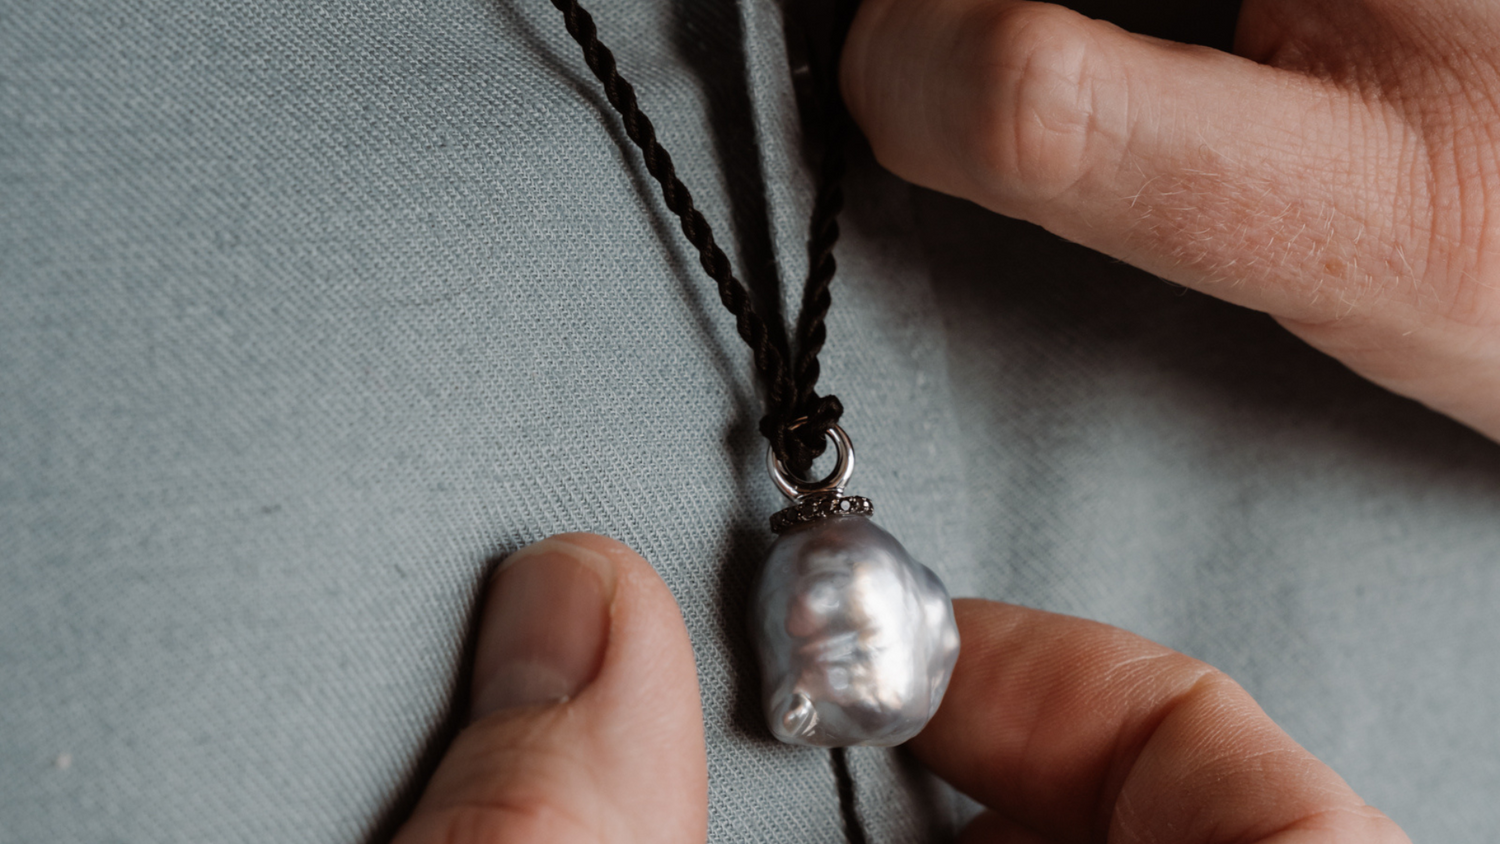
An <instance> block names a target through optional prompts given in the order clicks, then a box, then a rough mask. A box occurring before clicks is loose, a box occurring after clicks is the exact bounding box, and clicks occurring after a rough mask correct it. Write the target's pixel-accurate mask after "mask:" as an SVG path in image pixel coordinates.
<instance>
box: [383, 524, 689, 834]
mask: <svg viewBox="0 0 1500 844" xmlns="http://www.w3.org/2000/svg"><path fill="white" fill-rule="evenodd" d="M473 688H474V695H473V701H472V707H473V715H474V721H473V722H472V723H471V724H470V725H469V727H468V728H467V729H465V730H464V731H463V732H462V733H460V734H459V736H458V738H457V739H456V740H455V741H454V743H453V746H452V747H451V748H450V749H449V751H448V755H447V756H446V757H445V758H444V759H443V761H442V763H441V764H440V765H439V766H438V769H437V772H436V773H435V774H434V775H433V778H432V782H431V783H430V784H429V785H428V788H427V792H426V793H425V794H424V795H423V796H422V799H421V800H420V801H419V802H418V804H417V807H416V810H415V811H414V812H413V814H412V817H411V819H410V820H409V821H408V822H407V824H406V826H405V827H404V828H403V829H402V830H401V832H400V833H399V834H398V835H397V836H396V844H510V842H537V841H546V842H555V844H606V842H608V844H615V843H616V842H622V843H623V842H643V844H644V842H665V843H666V844H675V842H695V844H701V842H702V841H703V840H704V838H705V837H706V836H707V827H708V766H707V761H706V756H705V753H704V744H703V715H702V710H701V708H700V705H699V702H698V680H697V673H696V670H695V668H694V664H693V651H692V647H691V645H690V644H689V642H688V637H687V630H686V628H685V627H684V626H683V622H682V615H681V613H680V612H679V611H678V609H677V605H676V603H675V602H674V601H673V600H672V594H671V592H669V591H668V590H667V587H666V584H664V583H662V581H661V578H660V577H658V576H657V574H656V572H655V571H654V570H653V569H652V568H651V566H650V564H649V563H647V562H646V561H645V560H643V559H641V558H640V557H639V556H638V555H636V554H635V553H634V552H632V551H631V550H630V549H628V548H626V547H625V546H624V545H622V544H620V543H618V542H615V541H614V540H610V539H605V538H603V537H600V536H593V535H590V534H581V533H575V534H565V535H562V536H555V537H552V538H550V539H545V540H543V541H541V542H538V543H536V544H535V545H530V546H528V547H526V548H523V549H521V550H520V551H518V552H516V553H515V554H513V555H511V556H510V557H509V558H507V559H506V560H505V562H504V563H503V564H502V565H501V567H500V568H499V570H498V571H497V572H496V573H495V576H494V577H493V578H492V579H491V583H490V585H489V594H488V596H487V599H486V602H485V609H484V617H483V620H482V621H481V624H480V633H479V647H478V651H477V654H476V658H475V669H474V684H473Z"/></svg>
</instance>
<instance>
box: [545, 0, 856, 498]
mask: <svg viewBox="0 0 1500 844" xmlns="http://www.w3.org/2000/svg"><path fill="white" fill-rule="evenodd" d="M552 5H553V6H554V7H556V8H557V10H558V11H560V12H562V14H563V21H564V23H565V24H566V26H567V30H568V34H569V35H571V36H572V37H573V40H574V41H576V42H578V45H579V47H581V48H582V49H583V58H584V62H585V63H586V64H587V65H588V67H589V70H590V71H592V72H593V74H594V76H595V78H597V79H598V80H599V82H600V84H602V85H603V86H604V95H605V98H606V99H607V100H608V101H609V104H610V106H611V107H613V108H614V110H615V111H616V112H617V113H618V114H619V115H620V119H621V120H622V121H623V122H624V125H625V134H626V136H627V137H629V138H630V140H631V142H632V143H634V144H635V145H636V147H637V148H638V149H640V151H641V155H642V157H643V158H644V159H645V163H646V172H648V173H650V174H651V177H652V178H653V179H655V180H656V182H657V184H659V185H660V186H661V194H662V200H663V201H664V202H665V203H666V206H667V208H668V210H670V211H671V212H672V213H673V214H676V215H677V217H678V219H679V220H680V221H681V227H682V233H683V235H684V236H686V237H687V239H688V242H689V243H691V244H692V245H693V246H694V247H695V248H696V249H697V250H698V262H699V264H701V265H702V267H703V271H704V272H706V273H707V274H708V276H709V278H712V279H713V280H714V281H715V282H716V283H717V284H718V289H719V301H720V302H722V303H723V304H724V307H725V309H726V310H728V311H729V313H730V314H732V315H733V316H734V319H735V330H736V331H737V332H738V333H739V335H740V338H741V339H742V340H744V341H745V344H746V345H748V346H749V347H750V352H751V357H752V359H753V361H754V364H755V370H756V373H757V374H758V375H759V376H760V378H761V381H762V383H763V384H764V386H765V390H766V414H765V416H763V417H762V418H761V420H760V425H759V428H760V432H761V434H762V435H763V436H765V438H766V439H767V440H769V441H770V444H771V448H772V450H773V451H775V453H776V456H777V457H778V458H779V459H780V460H781V462H782V464H783V465H784V466H786V467H787V469H789V470H790V471H791V472H792V473H793V474H794V475H797V476H799V477H805V476H806V475H807V473H808V472H809V471H810V470H811V467H812V461H813V460H814V459H815V458H816V457H817V456H818V455H820V454H822V453H823V451H824V449H825V448H826V447H827V446H826V432H827V431H828V429H829V428H830V427H832V426H833V425H834V424H836V423H837V422H838V420H839V417H840V415H841V414H842V413H843V409H844V408H843V404H842V403H840V402H839V400H838V398H837V397H835V396H819V395H817V393H816V392H815V387H816V385H817V379H818V372H819V367H818V362H817V356H818V352H819V351H820V350H821V349H822V346H823V342H824V339H825V337H826V331H825V329H824V328H823V319H824V316H825V315H826V314H827V312H828V307H829V304H830V302H831V299H830V297H829V294H828V285H829V283H830V282H831V281H832V279H833V272H834V269H835V268H836V264H835V263H834V261H833V254H832V249H833V244H834V241H836V240H837V239H838V223H837V222H836V221H835V220H834V217H835V216H836V215H837V214H838V210H839V208H840V207H841V206H842V204H843V197H842V191H841V190H840V189H839V188H838V185H837V183H836V182H835V183H834V184H833V185H832V188H831V190H830V189H829V187H828V184H829V183H828V177H829V175H830V173H832V174H833V175H834V176H835V177H840V178H841V177H842V173H843V157H842V153H841V152H837V153H835V152H833V151H832V150H830V153H829V154H827V155H825V158H824V166H823V168H822V170H823V174H822V179H820V181H821V182H822V186H821V187H820V189H819V199H818V201H817V202H816V203H815V204H814V213H813V226H812V229H813V233H812V238H811V240H810V244H809V250H810V251H809V255H810V257H814V256H816V257H815V258H814V267H815V269H814V271H813V272H811V273H810V274H809V278H808V286H807V287H806V288H804V294H803V303H804V304H803V311H804V314H803V315H802V316H801V317H799V320H798V324H799V331H798V342H797V347H798V349H799V352H800V354H799V356H798V359H797V366H796V369H795V370H793V369H791V368H790V367H789V366H788V365H787V364H788V362H789V360H790V358H791V354H790V350H787V349H783V348H782V347H781V345H780V344H779V343H778V342H777V339H776V337H775V335H773V334H772V332H771V331H770V330H769V329H768V328H767V327H766V324H765V321H764V320H763V319H761V317H760V315H759V314H758V313H756V311H755V306H754V304H753V303H752V300H751V297H750V292H749V291H748V290H747V289H746V288H745V285H744V283H743V282H741V281H740V280H739V279H738V278H736V277H735V275H734V269H733V267H732V266H731V265H730V262H729V257H728V256H727V255H725V254H724V250H723V249H721V248H719V245H718V244H717V243H716V242H715V240H714V236H713V229H712V228H711V227H710V226H709V224H708V221H707V220H706V219H704V217H703V214H702V213H700V212H699V211H698V209H697V208H696V207H694V205H693V196H692V193H691V192H690V191H689V190H688V188H687V186H686V185H684V184H683V183H682V180H680V179H678V178H677V171H676V168H675V167H674V166H673V164H672V156H671V155H669V154H668V153H667V151H666V149H665V148H663V147H662V145H661V143H660V142H658V141H657V139H656V127H655V126H653V125H652V124H651V121H650V119H648V118H647V117H646V115H645V113H644V112H642V111H641V108H640V105H639V104H638V103H637V102H636V96H635V89H634V88H633V87H632V86H631V84H630V83H629V82H627V81H626V80H625V78H624V77H623V76H621V75H620V72H619V69H618V68H617V67H616V66H615V57H614V54H613V53H612V52H610V50H609V48H608V47H606V46H604V44H603V43H602V42H600V41H599V35H598V31H597V29H596V27H595V26H594V19H593V17H592V16H591V15H590V14H589V13H588V12H587V11H586V10H584V9H583V7H582V6H580V5H579V4H578V0H552ZM840 140H842V135H840ZM830 163H832V164H834V165H836V167H835V168H834V169H832V170H831V169H830V166H829V165H830ZM814 279H816V282H815V281H814ZM815 288H816V289H815ZM809 301H812V302H813V303H814V307H813V309H812V312H811V313H808V312H807V311H808V309H807V304H806V303H807V302H809ZM809 350H810V351H809ZM808 378H810V380H805V379H808Z"/></svg>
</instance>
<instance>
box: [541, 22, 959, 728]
mask: <svg viewBox="0 0 1500 844" xmlns="http://www.w3.org/2000/svg"><path fill="white" fill-rule="evenodd" d="M552 5H554V6H555V7H557V9H558V10H559V11H561V12H562V14H563V19H564V22H565V23H566V25H567V30H568V34H569V35H571V36H572V37H573V39H574V40H575V41H577V42H578V45H579V46H580V47H582V48H583V57H584V61H585V62H586V63H587V64H588V66H589V70H591V71H592V72H593V74H594V76H595V77H596V78H598V80H599V82H600V83H601V84H602V85H603V86H604V93H605V97H606V98H607V99H608V100H609V104H610V106H611V107H613V108H614V109H615V111H616V112H618V113H619V115H620V118H621V120H622V121H623V122H624V126H625V134H626V135H627V136H628V137H629V138H630V140H631V142H632V143H634V144H635V145H636V147H637V148H639V149H640V151H641V155H642V156H643V157H644V159H645V164H646V171H647V172H648V173H650V174H651V176H652V178H654V179H655V180H656V181H657V183H658V184H659V185H660V186H661V191H662V199H663V200H664V201H665V202H666V205H667V208H668V209H669V210H671V211H672V213H673V214H675V215H677V217H678V218H679V220H680V221H681V227H682V233H683V235H685V236H686V237H687V239H688V241H689V242H690V243H692V244H693V246H694V247H696V248H697V250H698V258H699V262H700V263H701V264H702V266H703V269H704V271H705V272H706V273H707V274H708V276H709V277H710V278H712V279H713V280H714V281H715V282H717V284H718V287H719V298H720V301H722V302H723V303H724V307H725V308H726V309H727V310H728V311H729V312H730V313H731V314H733V315H734V318H735V328H736V329H737V330H738V332H739V335H740V337H741V339H743V340H744V341H745V343H746V345H748V346H749V347H750V351H751V357H752V360H753V362H754V365H755V371H756V374H757V375H758V376H759V377H760V381H761V385H762V386H763V387H764V389H765V400H766V415H765V416H764V417H763V418H762V419H761V421H760V432H761V434H762V435H764V436H765V437H766V440H767V450H766V467H767V471H768V472H769V473H770V476H771V481H772V483H773V484H775V486H776V488H777V489H778V490H780V491H781V493H782V494H783V495H785V496H786V497H787V498H788V499H790V500H791V501H792V503H791V505H790V506H788V507H787V508H786V509H784V510H781V511H779V512H777V513H776V514H774V515H773V516H772V517H771V529H772V531H773V532H775V533H776V534H778V538H777V539H776V541H775V542H774V543H773V544H772V545H771V549H770V551H769V553H768V554H767V556H766V562H765V566H764V568H763V569H762V571H761V574H760V578H759V581H758V583H757V585H756V587H755V593H754V596H753V599H752V601H751V618H750V631H751V637H752V639H753V640H754V643H755V648H756V652H757V655H758V656H759V661H760V667H761V688H762V702H763V705H764V711H765V716H766V722H767V725H768V727H769V728H770V730H771V733H772V734H773V735H775V736H776V738H778V739H780V740H781V741H784V742H787V743H789V744H800V745H812V746H817V747H835V748H837V747H848V746H852V745H877V746H889V745H895V744H900V743H902V742H904V741H906V740H907V739H910V738H912V737H913V736H915V735H916V734H917V733H919V732H921V730H922V728H923V727H924V726H926V724H927V722H928V720H930V719H931V718H932V715H933V714H934V713H935V712H937V708H938V704H939V703H940V702H941V701H942V698H943V692H944V691H945V690H946V689H947V686H948V679H949V677H950V676H951V674H952V672H953V664H954V662H955V661H956V660H957V658H958V627H957V625H956V624H955V623H954V618H953V604H952V602H951V601H950V600H949V598H948V592H947V590H946V589H944V588H943V584H942V581H940V580H939V579H938V577H937V575H935V574H933V572H932V570H931V569H929V568H927V567H926V566H924V565H922V564H920V563H918V562H916V561H915V560H913V559H912V558H911V556H910V555H908V554H907V552H906V549H905V548H903V547H902V546H901V543H900V542H897V541H896V539H895V537H893V536H891V535H890V534H889V533H886V532H885V531H884V530H882V529H881V528H880V527H878V526H877V525H876V524H875V523H874V522H873V521H871V520H870V517H871V516H873V515H874V505H873V504H872V503H871V502H870V500H869V499H867V498H863V497H861V496H855V495H845V494H844V488H845V486H846V485H847V484H848V482H849V479H850V477H851V476H852V475H853V473H854V445H853V443H851V442H850V440H849V437H848V435H847V434H845V433H844V430H843V429H842V428H840V427H839V424H838V422H839V418H840V416H841V415H842V414H843V411H844V408H843V405H842V403H840V402H839V400H838V398H837V397H835V396H831V395H824V396H820V395H818V393H817V391H816V389H815V388H816V385H817V381H818V374H819V367H818V352H819V351H821V350H822V347H823V343H824V340H825V338H826V330H825V328H824V325H823V320H824V317H825V316H826V315H827V313H828V309H829V306H830V305H831V303H832V298H831V296H830V295H829V292H828V288H829V285H830V283H831V282H832V280H833V275H834V270H835V267H836V264H835V262H834V259H833V246H834V243H835V242H836V241H837V240H838V233H839V232H838V223H837V217H838V212H839V209H840V206H841V205H842V192H841V190H840V188H839V182H840V181H841V179H842V176H843V168H844V163H843V153H842V148H843V141H844V138H845V137H846V136H847V134H848V133H849V131H850V129H849V118H848V115H847V113H846V112H844V110H843V106H842V103H841V102H839V101H838V98H837V96H836V95H834V96H829V97H828V98H827V99H828V100H829V101H830V102H832V103H834V106H833V108H832V111H833V112H834V114H833V115H832V119H831V129H830V131H829V132H828V135H829V138H828V147H827V150H826V151H825V153H824V158H823V163H822V167H821V170H822V173H821V175H820V179H819V182H820V184H819V188H818V196H817V200H816V201H815V202H814V204H813V213H812V222H811V225H810V229H811V235H810V238H809V244H808V250H809V253H810V258H811V261H810V266H809V271H808V277H807V282H806V285H805V287H804V288H803V296H802V309H801V312H800V313H799V314H798V317H797V330H796V340H795V342H796V345H795V349H796V356H795V357H793V355H792V354H791V349H789V348H784V347H783V344H782V343H781V342H780V341H779V340H778V338H777V336H776V335H774V334H772V332H771V331H770V330H769V329H768V328H767V326H766V324H765V322H764V321H763V320H762V319H761V317H760V316H759V315H758V314H757V313H756V311H755V306H754V304H753V302H752V300H751V296H750V293H749V291H748V290H746V288H745V285H744V284H743V283H741V282H740V281H739V279H737V278H735V276H734V271H733V268H732V267H731V266H730V263H729V258H728V256H726V255H725V254H724V251H723V250H722V249H720V248H719V246H718V245H717V244H716V243H715V242H714V236H713V231H712V229H711V228H710V227H709V225H708V221H707V220H705V219H704V218H703V215H702V214H701V213H700V212H699V211H698V210H697V209H696V208H695V207H693V198H692V194H691V193H690V192H689V191H688V189H687V186H685V185H684V184H683V183H682V181H681V180H680V179H678V178H677V174H676V171H675V169H674V168H673V165H672V157H671V156H670V155H668V154H667V151H666V150H665V149H664V148H663V147H662V145H661V144H660V143H659V142H658V141H657V139H656V130H655V128H654V127H653V126H652V124H651V121H650V120H649V119H647V118H646V115H645V114H644V113H642V112H641V109H640V106H639V105H638V104H637V102H636V97H635V89H634V88H633V87H631V85H630V83H629V82H627V81H625V78H624V77H622V76H621V75H620V73H619V71H618V69H617V68H616V67H615V58H614V54H613V53H611V52H610V51H609V48H608V47H605V46H604V45H603V44H602V43H600V41H599V37H598V32H597V30H596V28H595V26H594V21H593V18H592V17H591V16H590V15H589V13H588V12H586V11H584V10H583V8H582V7H580V6H579V5H578V3H577V0H552ZM844 6H845V7H846V11H845V15H846V16H845V17H844V20H843V21H842V22H841V23H843V24H844V25H842V26H838V27H836V31H837V32H840V33H842V32H846V31H847V29H848V27H847V21H848V20H849V19H852V17H853V7H854V4H853V3H846V4H844ZM836 55H837V50H835V56H836ZM834 66H835V67H836V66H837V63H836V62H835V63H834ZM827 441H831V442H832V443H833V446H834V451H835V455H836V461H835V466H834V469H833V472H832V473H831V474H829V475H828V477H826V478H823V479H822V480H818V481H809V480H806V476H807V474H808V473H809V472H810V471H811V469H812V462H813V460H814V459H815V458H816V457H818V456H819V455H821V454H822V453H823V452H824V451H825V449H826V445H825V442H827Z"/></svg>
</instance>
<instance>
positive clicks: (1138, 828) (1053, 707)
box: [910, 599, 1410, 844]
mask: <svg viewBox="0 0 1500 844" xmlns="http://www.w3.org/2000/svg"><path fill="white" fill-rule="evenodd" d="M954 609H955V611H956V614H957V617H958V626H959V631H960V635H961V638H962V640H963V650H962V652H961V653H960V654H959V659H958V665H957V666H956V667H955V668H954V672H953V680H952V683H951V685H950V686H949V688H948V692H947V695H946V696H945V697H944V699H943V704H942V707H941V708H940V709H939V710H938V713H937V715H936V716H935V717H934V718H933V720H932V722H931V723H930V724H929V725H928V726H927V728H926V729H925V730H924V731H923V732H922V733H921V735H919V736H917V737H916V738H915V739H913V740H912V742H911V745H910V746H911V747H912V749H913V750H914V751H915V752H916V754H917V756H918V758H920V759H921V760H922V761H923V762H924V763H926V764H927V766H928V767H930V768H931V769H932V770H933V771H934V772H935V773H937V774H938V775H939V776H941V777H942V778H943V779H945V780H947V781H948V782H950V783H952V784H953V785H954V786H956V787H957V788H958V789H959V790H961V791H963V792H965V793H966V794H968V795H969V796H971V797H973V798H974V799H976V800H978V801H980V802H981V803H984V804H985V805H986V806H989V807H990V808H991V809H994V810H995V811H997V812H998V813H1000V814H1001V815H1003V816H1004V817H1005V818H1007V819H1009V821H1011V822H1012V823H1014V824H1017V825H1020V826H1022V827H1024V828H1026V829H1029V830H1031V831H1033V832H1035V833H1037V834H1039V835H1041V836H1042V837H1043V838H1044V839H1048V840H1056V841H1104V840H1108V841H1110V842H1127V841H1150V842H1154V843H1155V844H1218V842H1225V843H1226V844H1227V842H1256V841H1259V842H1272V841H1274V842H1284V844H1291V843H1292V842H1299V844H1300V843H1301V842H1309V843H1310V842H1319V844H1335V842H1338V844H1342V842H1349V844H1354V842H1359V844H1380V843H1381V842H1390V843H1391V844H1395V842H1405V844H1410V841H1409V839H1408V838H1407V837H1406V835H1405V834H1404V833H1402V832H1401V830H1400V829H1399V828H1397V827H1396V825H1395V824H1394V823H1392V822H1391V821H1390V820H1389V819H1388V818H1386V817H1385V816H1384V815H1383V814H1381V813H1380V812H1379V811H1377V810H1375V809H1374V808H1373V807H1370V806H1368V805H1366V804H1365V802H1364V801H1363V800H1361V799H1360V798H1359V796H1358V795H1357V794H1355V793H1354V791H1353V790H1352V789H1350V788H1349V786H1348V785H1347V784H1346V783H1345V782H1344V781H1343V780H1342V779H1341V778H1339V776H1338V774H1336V773H1334V772H1333V770H1332V769H1330V768H1329V767H1328V766H1327V765H1324V764H1323V763H1322V762H1320V761H1318V760H1317V758H1315V757H1314V756H1313V755H1312V754H1311V753H1308V752H1307V751H1306V750H1305V749H1303V748H1302V747H1301V746H1300V745H1298V744H1297V743H1296V742H1295V741H1293V740H1292V738H1291V737H1290V736H1288V735H1287V734H1286V733H1285V732H1283V731H1282V730H1281V729H1280V728H1279V727H1277V726H1276V724H1275V723H1273V722H1272V721H1271V719H1270V718H1269V717H1267V715H1266V714H1265V712H1264V711H1262V710H1261V708H1260V707H1259V706H1258V705H1256V703H1255V701H1254V700H1253V699H1251V697H1250V695H1249V694H1247V693H1246V692H1245V690H1244V689H1242V688H1240V687H1239V686H1238V685H1237V684H1236V683H1235V682H1234V681H1233V680H1231V679H1229V677H1228V676H1227V675H1225V674H1223V673H1222V672H1219V671H1217V670H1215V669H1214V668H1212V667H1211V666H1209V665H1206V664H1204V663H1202V662H1199V661H1197V660H1195V659H1192V658H1190V657H1187V656H1184V655H1183V654H1180V653H1177V652H1175V651H1173V650H1170V649H1168V648H1165V647H1163V646H1161V645H1158V644H1155V643H1154V642H1150V641H1147V640H1146V639H1142V638H1141V637H1139V636H1135V635H1134V634H1131V633H1127V632H1126V631H1124V630H1120V629H1118V628H1115V627H1110V626H1108V625H1105V624H1099V623H1096V622H1091V621H1085V620H1082V619H1077V618H1071V617H1069V616H1063V615H1055V614H1053V613H1047V612H1042V611H1040V610H1031V609H1025V608H1022V607H1015V606H1010V605H1006V604H998V603H994V602H992V601H982V600H977V599H962V600H959V601H955V602H954Z"/></svg>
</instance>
